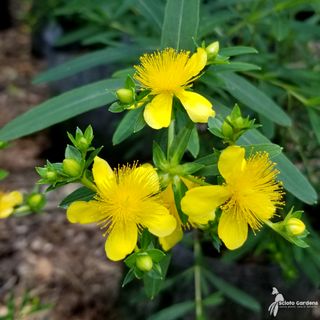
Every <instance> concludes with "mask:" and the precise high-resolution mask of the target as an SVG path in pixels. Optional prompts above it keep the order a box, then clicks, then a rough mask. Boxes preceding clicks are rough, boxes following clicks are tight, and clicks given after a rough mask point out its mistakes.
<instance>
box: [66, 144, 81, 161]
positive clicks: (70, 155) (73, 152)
mask: <svg viewBox="0 0 320 320" xmlns="http://www.w3.org/2000/svg"><path fill="white" fill-rule="evenodd" d="M64 156H65V158H66V159H74V160H77V161H79V162H80V161H81V160H82V156H81V152H80V151H79V150H78V149H77V148H75V147H74V146H70V145H69V144H68V145H67V147H66V150H65V154H64Z"/></svg>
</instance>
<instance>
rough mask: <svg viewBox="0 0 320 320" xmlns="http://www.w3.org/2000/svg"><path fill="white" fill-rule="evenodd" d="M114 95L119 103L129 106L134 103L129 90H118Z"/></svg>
mask: <svg viewBox="0 0 320 320" xmlns="http://www.w3.org/2000/svg"><path fill="white" fill-rule="evenodd" d="M116 94H117V97H118V99H119V101H120V102H121V103H124V104H129V103H132V102H133V101H134V97H133V92H132V90H130V89H125V88H122V89H119V90H117V91H116Z"/></svg>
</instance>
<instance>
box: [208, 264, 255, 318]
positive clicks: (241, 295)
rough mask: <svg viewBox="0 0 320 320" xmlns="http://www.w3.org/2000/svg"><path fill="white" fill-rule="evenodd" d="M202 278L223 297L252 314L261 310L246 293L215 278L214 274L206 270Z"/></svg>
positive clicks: (219, 278)
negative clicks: (250, 311)
mask: <svg viewBox="0 0 320 320" xmlns="http://www.w3.org/2000/svg"><path fill="white" fill-rule="evenodd" d="M203 273H204V276H205V277H206V278H207V279H208V281H210V282H211V283H212V285H214V286H215V287H216V288H217V289H219V290H220V291H221V292H222V293H223V294H224V295H226V296H227V297H229V298H230V299H232V300H234V301H235V302H237V303H239V304H240V305H242V306H243V307H246V308H248V309H250V310H252V311H254V312H259V311H260V310H261V306H260V303H259V302H258V301H257V300H256V299H255V298H253V297H252V296H250V295H249V294H247V293H246V292H244V291H242V290H240V289H238V288H237V287H235V286H233V285H231V284H230V283H228V282H226V281H224V280H223V279H222V278H221V277H218V276H216V275H215V274H214V273H212V272H211V271H208V270H204V272H203Z"/></svg>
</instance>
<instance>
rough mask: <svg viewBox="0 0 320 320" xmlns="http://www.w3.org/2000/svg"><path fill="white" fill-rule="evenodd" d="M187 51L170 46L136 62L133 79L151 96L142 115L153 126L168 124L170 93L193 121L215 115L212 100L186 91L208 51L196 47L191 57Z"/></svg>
mask: <svg viewBox="0 0 320 320" xmlns="http://www.w3.org/2000/svg"><path fill="white" fill-rule="evenodd" d="M189 54H190V53H189V52H187V51H180V52H177V51H176V50H174V49H172V48H167V49H164V50H163V51H158V52H155V53H152V54H144V55H143V56H142V57H141V58H140V62H141V65H139V66H135V69H136V71H137V72H136V74H135V75H134V77H135V79H136V80H138V81H139V82H140V84H141V86H142V87H143V88H145V89H148V90H150V95H152V96H154V97H153V99H152V101H151V102H150V103H148V104H147V105H146V108H145V110H144V119H145V121H146V122H147V124H148V125H149V126H150V127H152V128H153V129H161V128H164V127H168V126H169V124H170V120H171V113H172V101H173V97H174V96H175V97H177V98H178V99H179V100H180V102H181V103H182V105H183V107H184V108H185V109H186V111H187V113H188V115H189V117H190V119H191V120H192V121H193V122H201V123H206V122H208V118H209V117H211V116H214V115H215V112H214V111H213V110H212V105H211V102H210V101H208V100H207V99H206V98H205V97H203V96H202V95H200V94H198V93H195V92H191V91H187V90H186V89H188V88H190V87H191V86H192V82H193V81H194V80H195V79H196V78H197V77H199V73H200V72H201V70H202V69H203V68H204V67H205V66H206V63H207V53H206V51H205V49H203V48H198V50H197V52H196V53H194V54H193V55H192V56H191V57H190V56H189Z"/></svg>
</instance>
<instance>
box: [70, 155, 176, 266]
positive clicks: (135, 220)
mask: <svg viewBox="0 0 320 320" xmlns="http://www.w3.org/2000/svg"><path fill="white" fill-rule="evenodd" d="M92 173H93V178H94V182H95V184H96V186H97V195H96V197H95V199H94V200H91V201H88V202H86V201H76V202H73V203H72V204H71V205H70V206H69V208H68V210H67V217H68V219H69V221H70V222H72V223H82V224H84V223H93V222H96V223H97V224H98V225H100V226H101V229H107V230H106V232H105V233H104V235H105V234H107V233H108V234H109V235H108V238H107V241H106V244H105V250H106V254H107V256H108V258H109V259H111V260H114V261H117V260H121V259H123V258H124V257H125V256H126V255H127V254H129V253H131V252H132V251H133V250H134V248H135V246H136V244H137V240H138V230H139V229H140V228H143V227H146V228H148V230H149V231H150V232H151V233H152V234H154V235H156V236H158V237H164V236H167V235H169V234H170V233H171V232H173V230H174V229H175V227H176V221H175V219H174V218H173V217H172V216H171V215H170V214H169V211H168V209H167V208H165V207H164V206H163V205H162V203H161V201H160V197H159V191H160V186H159V179H158V175H157V173H156V171H155V169H154V168H153V167H152V166H151V165H143V166H139V167H138V166H136V165H133V166H132V167H129V166H125V167H122V168H119V169H118V170H115V171H113V170H112V169H111V168H110V166H109V164H108V163H107V162H106V161H104V160H103V159H101V158H99V157H95V159H94V164H93V168H92Z"/></svg>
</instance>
